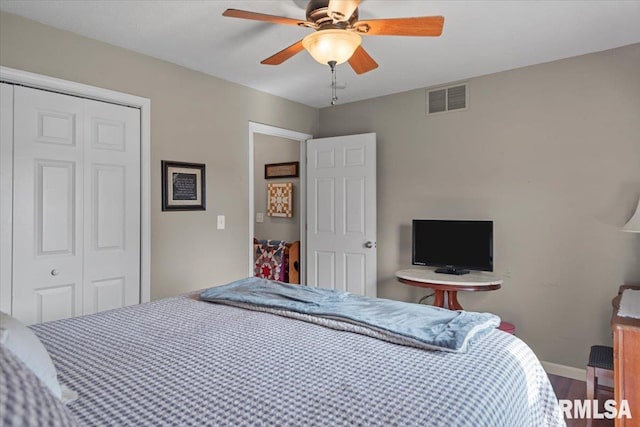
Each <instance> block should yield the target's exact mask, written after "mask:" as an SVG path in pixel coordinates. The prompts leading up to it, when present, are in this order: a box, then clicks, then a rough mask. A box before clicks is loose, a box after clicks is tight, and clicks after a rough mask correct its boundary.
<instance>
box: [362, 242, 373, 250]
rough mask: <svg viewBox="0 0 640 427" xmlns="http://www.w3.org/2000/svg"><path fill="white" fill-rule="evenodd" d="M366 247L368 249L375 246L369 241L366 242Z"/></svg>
mask: <svg viewBox="0 0 640 427" xmlns="http://www.w3.org/2000/svg"><path fill="white" fill-rule="evenodd" d="M364 247H365V248H367V249H371V248H372V247H373V242H367V243H365V244H364Z"/></svg>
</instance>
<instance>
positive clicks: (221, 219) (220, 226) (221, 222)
mask: <svg viewBox="0 0 640 427" xmlns="http://www.w3.org/2000/svg"><path fill="white" fill-rule="evenodd" d="M218 230H224V215H218Z"/></svg>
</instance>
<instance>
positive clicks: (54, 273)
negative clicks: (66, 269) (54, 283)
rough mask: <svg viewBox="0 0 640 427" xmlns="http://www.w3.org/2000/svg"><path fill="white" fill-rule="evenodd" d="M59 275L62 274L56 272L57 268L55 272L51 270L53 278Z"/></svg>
mask: <svg viewBox="0 0 640 427" xmlns="http://www.w3.org/2000/svg"><path fill="white" fill-rule="evenodd" d="M58 274H60V272H59V271H58V270H56V269H55V268H54V269H53V270H51V275H52V276H57V275H58Z"/></svg>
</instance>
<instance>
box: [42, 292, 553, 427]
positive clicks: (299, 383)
mask: <svg viewBox="0 0 640 427" xmlns="http://www.w3.org/2000/svg"><path fill="white" fill-rule="evenodd" d="M33 330H34V331H35V332H36V334H37V335H38V336H39V338H40V339H41V340H42V342H43V343H44V345H45V347H46V348H47V350H48V351H49V352H50V354H51V357H52V359H53V362H54V364H55V365H56V368H57V369H58V375H59V379H60V382H61V383H62V384H65V385H67V386H68V387H69V388H71V389H72V390H74V391H76V392H77V393H78V395H79V397H78V399H77V400H76V401H75V402H73V403H71V404H69V405H68V408H69V409H70V410H71V412H73V414H74V415H75V416H76V417H77V418H78V420H79V421H80V423H81V424H84V425H96V426H98V425H99V426H110V425H113V426H159V425H175V426H206V425H209V426H239V425H252V426H274V425H280V426H313V425H318V426H343V425H352V426H353V425H355V426H474V427H477V426H492V427H499V426H508V427H513V426H535V427H540V426H559V425H564V421H563V420H562V417H561V414H560V411H559V408H558V404H557V399H556V396H555V394H554V392H553V390H552V388H551V385H550V383H549V380H548V378H547V375H546V373H545V372H544V370H543V369H542V366H541V365H540V363H539V361H538V360H537V358H536V356H535V355H534V354H533V352H532V351H531V349H530V348H529V347H528V346H527V345H526V344H525V343H524V342H522V341H521V340H520V339H518V338H517V337H515V336H512V335H509V334H506V333H504V332H502V331H499V330H495V331H493V332H491V333H490V334H489V335H487V336H486V337H484V338H483V339H482V340H480V341H478V342H476V343H474V345H473V346H471V347H470V348H469V351H468V352H467V353H464V354H457V353H446V352H439V351H427V350H422V349H418V348H413V347H408V346H402V345H398V344H393V343H389V342H385V341H381V340H377V339H374V338H371V337H367V336H363V335H358V334H355V333H352V332H346V331H339V330H334V329H329V328H325V327H323V326H320V325H315V324H311V323H307V322H304V321H300V320H295V319H289V318H285V317H281V316H278V315H274V314H270V313H264V312H257V311H250V310H246V309H243V308H238V307H232V306H226V305H219V304H214V303H208V302H204V301H198V300H196V299H194V298H192V297H186V296H181V297H175V298H169V299H163V300H159V301H155V302H151V303H147V304H141V305H137V306H131V307H126V308H122V309H117V310H112V311H107V312H103V313H98V314H94V315H89V316H84V317H79V318H74V319H65V320H60V321H56V322H50V323H46V324H41V325H36V326H33Z"/></svg>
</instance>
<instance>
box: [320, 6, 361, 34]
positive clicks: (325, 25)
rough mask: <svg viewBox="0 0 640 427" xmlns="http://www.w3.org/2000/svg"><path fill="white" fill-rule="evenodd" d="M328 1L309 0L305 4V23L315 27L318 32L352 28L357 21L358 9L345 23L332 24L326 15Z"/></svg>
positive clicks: (331, 20)
mask: <svg viewBox="0 0 640 427" xmlns="http://www.w3.org/2000/svg"><path fill="white" fill-rule="evenodd" d="M328 11H329V0H309V3H308V4H307V21H309V22H313V23H314V24H316V25H317V29H318V30H328V29H331V28H338V29H342V28H352V27H353V24H355V23H356V22H357V21H358V9H356V10H355V11H354V12H353V14H352V15H351V16H350V17H349V19H348V20H346V21H340V22H335V23H334V22H333V18H332V17H330V16H329V15H328Z"/></svg>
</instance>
